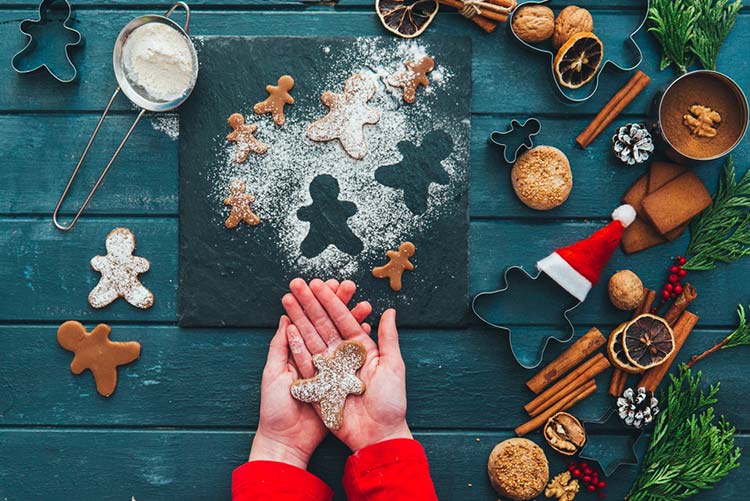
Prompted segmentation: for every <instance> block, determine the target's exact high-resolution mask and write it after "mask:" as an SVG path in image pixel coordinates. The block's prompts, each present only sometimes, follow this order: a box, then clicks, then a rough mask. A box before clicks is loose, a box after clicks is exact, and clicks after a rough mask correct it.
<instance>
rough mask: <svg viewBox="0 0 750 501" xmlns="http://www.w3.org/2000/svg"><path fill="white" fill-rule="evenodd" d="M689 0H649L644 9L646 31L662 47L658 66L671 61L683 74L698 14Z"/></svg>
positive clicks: (665, 64) (689, 61) (690, 60)
mask: <svg viewBox="0 0 750 501" xmlns="http://www.w3.org/2000/svg"><path fill="white" fill-rule="evenodd" d="M692 4H693V0H652V1H651V7H649V9H648V21H649V28H648V31H649V32H651V33H653V35H654V36H655V37H656V39H657V40H658V41H659V43H660V44H661V47H662V55H661V63H660V64H659V69H660V70H663V69H665V68H667V67H668V66H669V65H670V64H674V65H675V67H676V69H677V70H678V71H679V72H681V73H686V72H687V69H688V67H689V66H690V65H691V64H692V62H693V53H692V52H691V50H690V46H691V43H692V40H693V36H694V33H695V23H696V21H697V18H698V13H697V12H696V10H695V6H694V5H692Z"/></svg>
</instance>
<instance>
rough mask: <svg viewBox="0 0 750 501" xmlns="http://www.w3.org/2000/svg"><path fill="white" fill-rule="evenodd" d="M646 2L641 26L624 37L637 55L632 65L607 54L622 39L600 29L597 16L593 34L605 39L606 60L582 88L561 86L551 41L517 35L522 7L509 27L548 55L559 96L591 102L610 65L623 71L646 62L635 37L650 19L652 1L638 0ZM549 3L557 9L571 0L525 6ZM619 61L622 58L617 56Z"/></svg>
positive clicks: (537, 0)
mask: <svg viewBox="0 0 750 501" xmlns="http://www.w3.org/2000/svg"><path fill="white" fill-rule="evenodd" d="M639 1H640V2H641V3H642V4H643V18H642V19H641V21H640V22H639V23H638V26H637V27H636V28H635V29H634V30H633V31H632V32H630V33H629V34H628V36H627V37H626V38H625V40H624V45H625V46H626V47H627V48H628V49H627V51H626V52H628V53H629V54H630V56H631V57H633V56H634V59H633V61H634V63H633V64H627V63H619V62H615V58H612V57H611V56H607V54H608V53H611V50H612V48H613V47H615V46H617V44H616V43H615V42H619V40H613V39H611V38H610V32H611V31H614V30H607V29H597V22H596V18H595V19H594V34H595V35H597V36H599V37H600V38H602V43H603V45H604V55H605V57H606V58H605V59H604V60H603V61H602V63H601V64H600V65H599V69H598V70H597V71H596V76H595V77H594V79H593V80H592V81H590V82H588V83H587V84H585V85H583V86H582V87H581V88H580V89H568V88H566V87H563V86H562V85H560V82H559V81H558V79H557V77H556V75H555V55H556V51H553V50H551V49H549V48H546V46H545V45H544V44H550V42H549V41H547V42H544V43H543V44H542V45H535V44H531V43H529V42H525V41H524V40H522V39H521V37H519V36H518V34H517V33H516V32H515V31H514V30H513V18H514V17H515V15H516V14H517V13H518V11H519V10H521V9H520V8H516V9H514V10H513V12H512V13H511V15H510V19H509V20H508V26H509V27H510V32H511V34H512V35H513V37H514V38H515V39H516V40H518V42H520V43H521V45H524V46H525V47H527V48H529V49H531V50H533V51H535V52H540V53H542V54H545V55H546V56H547V58H549V68H550V76H551V78H552V81H553V82H554V84H555V87H556V88H557V92H558V94H559V95H560V96H562V97H563V99H565V100H566V101H568V102H570V103H582V102H584V101H588V100H589V99H591V98H592V97H593V96H594V94H596V91H597V90H599V83H600V80H601V76H602V73H604V70H605V69H606V68H607V66H612V67H613V68H614V69H616V70H620V71H623V72H628V71H632V70H634V69H636V68H638V66H640V65H641V63H642V62H643V51H642V50H641V48H640V47H639V46H638V44H637V43H636V41H635V36H636V35H637V34H638V32H639V31H641V29H643V27H644V26H645V25H646V20H647V18H648V10H649V6H650V0H639ZM546 3H550V4H552V5H549V6H550V7H552V8H557V7H558V6H559V7H560V8H563V7H566V6H567V5H569V3H568V2H565V3H564V4H563V5H558V3H557V2H555V1H554V0H531V1H529V2H525V3H524V4H523V5H524V6H525V5H543V4H546ZM621 56H622V57H626V56H624V55H621ZM617 59H618V60H619V57H617Z"/></svg>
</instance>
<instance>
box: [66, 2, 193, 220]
mask: <svg viewBox="0 0 750 501" xmlns="http://www.w3.org/2000/svg"><path fill="white" fill-rule="evenodd" d="M177 8H182V9H184V10H185V26H184V28H183V27H182V26H180V25H179V24H177V23H176V22H174V21H173V20H171V19H169V16H170V15H171V14H172V13H173V12H174V11H175V10H176V9H177ZM149 23H161V24H164V25H167V26H169V27H171V28H173V29H174V30H176V31H177V32H178V33H179V34H180V35H182V37H184V39H185V40H186V41H187V42H188V47H189V49H190V52H191V54H192V59H193V75H192V79H191V81H190V85H189V86H188V88H187V89H186V91H185V93H184V94H183V95H182V96H180V97H179V98H177V99H174V100H172V101H157V100H154V99H153V98H152V97H151V96H149V95H148V94H147V93H146V92H145V90H143V89H141V88H140V87H138V86H137V85H135V84H134V83H132V82H131V81H130V79H129V77H128V75H127V74H126V72H125V70H124V68H123V62H122V49H123V46H124V45H125V42H126V40H127V39H128V37H129V36H130V35H131V34H132V33H133V31H135V30H136V29H137V28H140V27H141V26H143V25H145V24H149ZM189 29H190V7H188V5H187V4H186V3H185V2H177V3H176V4H174V5H173V6H172V7H170V8H169V10H167V12H166V13H165V14H164V15H163V16H160V15H157V14H150V15H146V16H140V17H137V18H135V19H133V20H132V21H130V22H129V23H128V24H126V25H125V27H124V28H123V29H122V31H120V34H119V35H118V36H117V40H116V41H115V48H114V51H113V53H112V64H113V66H114V71H115V78H116V79H117V83H118V87H117V88H116V89H115V92H114V93H113V94H112V97H111V98H109V102H108V103H107V106H106V108H104V111H103V112H102V116H101V117H100V118H99V122H98V123H97V124H96V127H95V128H94V132H93V133H92V134H91V137H90V138H89V141H88V143H87V144H86V148H84V150H83V154H82V155H81V158H80V159H79V160H78V164H77V165H76V167H75V169H73V174H71V176H70V179H69V180H68V184H67V186H65V189H64V190H63V193H62V195H61V196H60V200H59V201H58V202H57V206H56V207H55V211H54V213H53V215H52V222H53V223H54V224H55V226H56V227H57V228H58V229H60V230H62V231H68V230H70V229H72V228H73V226H75V224H76V222H78V219H79V218H80V217H81V214H83V211H84V210H85V209H86V206H87V205H88V204H89V202H90V201H91V198H92V197H93V196H94V193H96V190H97V189H98V188H99V185H101V183H102V181H103V180H104V176H106V175H107V172H109V169H110V167H112V164H113V163H114V161H115V159H116V158H117V155H119V154H120V151H122V148H123V146H125V143H126V142H127V140H128V139H129V138H130V135H131V134H132V133H133V130H134V129H135V126H136V125H137V124H138V122H139V121H140V120H141V118H142V117H143V115H144V114H145V113H146V112H147V111H153V112H163V111H170V110H173V109H175V108H177V107H178V106H180V105H181V104H182V103H184V102H185V100H186V99H187V98H188V97H189V96H190V93H191V92H192V91H193V88H194V87H195V82H196V80H197V79H198V56H197V54H196V51H195V46H194V45H193V42H192V41H191V40H190V36H188V30H189ZM120 91H122V93H123V94H125V96H126V97H127V98H128V99H130V101H131V102H132V103H133V104H135V105H136V106H138V107H139V108H141V111H140V113H138V116H137V117H136V119H135V121H134V122H133V125H131V126H130V129H128V131H127V133H126V134H125V137H124V138H123V139H122V141H121V142H120V145H119V146H118V147H117V149H116V150H115V152H114V154H113V155H112V158H111V159H110V160H109V163H107V166H106V167H104V170H103V171H102V173H101V174H100V175H99V178H98V179H97V180H96V182H95V183H94V186H93V187H92V188H91V191H90V192H89V194H88V196H87V197H86V199H85V200H84V201H83V204H81V207H80V208H79V209H78V212H77V213H76V215H75V217H73V219H72V220H71V221H70V223H68V224H67V225H65V224H62V223H60V221H59V220H58V215H59V212H60V207H62V204H63V202H64V201H65V198H66V197H67V195H68V192H69V191H70V187H71V186H72V185H73V181H75V178H76V175H78V171H79V170H80V169H81V165H82V164H83V161H84V160H85V159H86V155H87V154H88V152H89V149H90V148H91V144H92V143H93V142H94V138H96V135H97V134H98V133H99V129H100V128H101V126H102V123H103V122H104V119H105V118H106V117H107V114H108V113H109V109H110V108H111V107H112V103H113V102H114V101H115V98H116V97H117V95H118V94H119V93H120Z"/></svg>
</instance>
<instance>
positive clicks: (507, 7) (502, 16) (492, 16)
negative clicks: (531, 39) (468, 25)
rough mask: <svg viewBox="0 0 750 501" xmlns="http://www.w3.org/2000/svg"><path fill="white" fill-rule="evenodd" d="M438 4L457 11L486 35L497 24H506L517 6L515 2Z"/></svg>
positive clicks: (444, 1) (482, 0) (443, 0)
mask: <svg viewBox="0 0 750 501" xmlns="http://www.w3.org/2000/svg"><path fill="white" fill-rule="evenodd" d="M438 3H441V4H443V5H448V6H450V7H454V8H456V9H458V11H459V12H460V13H461V14H462V15H463V16H465V17H467V18H469V19H471V20H472V21H474V23H475V24H476V25H477V26H479V27H480V28H482V29H483V30H484V31H486V32H487V33H491V32H492V31H494V30H495V28H497V25H498V23H504V22H506V21H507V20H508V16H510V14H511V12H513V9H515V8H516V5H517V2H516V0H438Z"/></svg>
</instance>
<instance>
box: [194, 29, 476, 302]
mask: <svg viewBox="0 0 750 501" xmlns="http://www.w3.org/2000/svg"><path fill="white" fill-rule="evenodd" d="M377 40H378V39H376V38H366V37H365V38H359V39H357V40H356V43H355V44H354V45H353V46H351V45H342V46H336V45H321V46H320V51H321V54H322V55H323V57H325V58H332V60H333V68H334V71H329V72H327V73H326V74H325V75H323V76H322V77H321V81H318V82H312V83H311V82H306V86H301V87H300V88H307V89H310V90H308V91H307V93H303V91H299V92H297V93H295V92H293V95H294V97H295V99H296V102H295V104H294V105H292V106H289V107H287V122H286V124H285V125H284V126H283V127H277V126H276V125H274V124H273V122H272V121H271V120H270V117H260V116H257V115H253V116H247V120H248V123H254V124H257V125H258V131H257V133H256V137H257V138H258V139H259V140H260V141H262V142H263V143H265V144H267V145H268V147H269V149H268V152H267V153H266V154H265V155H264V156H262V157H261V156H256V155H252V156H251V157H250V158H248V160H247V162H245V163H244V164H238V163H236V162H235V161H234V157H233V146H232V145H231V144H227V142H226V140H225V136H226V133H227V131H226V130H220V131H215V132H214V141H215V144H216V151H217V158H216V165H215V166H213V167H212V168H211V169H209V176H210V180H211V184H212V190H211V192H210V193H208V194H207V196H209V197H210V200H211V201H212V205H214V206H215V207H216V212H215V214H214V215H213V217H212V219H213V220H214V222H215V223H216V224H217V225H221V224H223V220H224V218H225V217H226V213H225V209H224V208H223V205H222V200H223V199H224V198H225V197H226V195H227V193H228V187H229V183H230V182H231V180H232V179H242V180H243V181H245V182H246V183H247V188H248V193H251V194H253V195H254V196H255V199H256V202H255V204H254V209H255V211H256V213H257V214H258V216H259V217H260V218H261V220H262V221H263V222H262V223H261V224H262V225H266V224H268V225H272V226H273V227H274V229H275V230H276V231H275V232H274V233H275V241H274V242H273V243H275V245H276V246H277V247H278V249H279V251H280V252H279V256H280V259H281V261H282V262H283V264H284V265H285V266H287V267H289V268H290V269H292V270H294V271H295V272H299V273H305V274H309V275H312V274H316V275H319V276H324V277H335V278H339V279H345V278H349V277H351V276H352V275H353V274H354V273H355V272H357V271H360V267H362V266H366V267H368V268H369V267H371V266H372V264H373V263H377V264H382V263H383V262H385V252H386V251H387V250H389V249H396V248H398V245H399V244H400V243H401V242H403V241H407V240H410V239H413V238H414V236H415V235H416V234H422V233H424V232H425V231H428V230H429V228H430V225H431V223H432V222H433V221H435V220H436V219H438V218H441V217H443V216H445V214H444V208H443V203H444V202H446V201H448V200H451V198H452V197H453V196H454V195H455V192H456V189H457V186H459V185H460V184H461V182H462V180H463V179H464V178H465V176H466V174H467V173H466V172H465V170H464V169H465V168H466V164H467V155H468V149H469V147H468V144H467V141H468V138H467V136H468V134H466V133H465V132H466V130H467V129H468V127H469V123H468V120H467V121H462V122H452V121H450V120H448V119H447V118H446V117H444V116H441V115H440V114H434V115H433V113H432V108H433V107H434V104H435V101H434V99H436V98H437V93H436V92H435V91H436V90H445V91H448V92H449V91H451V90H455V89H452V86H453V85H454V82H453V80H454V79H453V74H452V73H451V71H450V69H449V68H445V67H443V66H441V64H440V61H439V59H436V61H435V62H436V67H435V69H434V70H433V72H432V73H430V74H429V75H428V76H429V77H430V81H431V85H430V87H427V88H424V87H420V89H419V90H418V92H417V100H416V102H415V103H414V104H411V105H409V104H405V103H404V102H403V100H402V96H401V89H397V88H393V87H391V86H389V85H388V84H387V83H386V79H387V78H388V76H390V75H392V74H394V73H396V72H398V71H402V70H403V69H404V65H403V63H404V61H406V60H413V61H417V60H420V59H421V58H422V57H424V56H426V55H428V53H429V43H428V42H425V43H422V42H415V41H400V42H398V43H396V44H388V47H389V50H383V45H382V43H377ZM311 43H314V42H311ZM394 47H395V48H394ZM391 48H394V49H393V50H390V49H391ZM288 71H289V73H290V74H293V73H294V68H292V67H290V68H289V70H288ZM356 73H360V74H362V75H364V76H365V77H367V78H370V79H371V80H372V82H373V83H374V84H375V87H376V90H375V94H374V96H373V97H372V99H370V100H369V101H368V102H367V106H369V107H370V108H372V109H374V110H378V111H379V112H380V120H379V121H378V122H377V123H376V124H373V125H365V126H364V129H363V130H364V137H365V141H366V144H367V153H366V155H365V156H364V158H363V159H361V160H356V159H353V158H351V157H350V156H349V155H347V153H346V152H345V151H344V149H343V148H342V146H341V144H340V142H339V141H330V142H325V143H319V142H314V141H312V140H310V139H309V138H308V137H307V136H306V130H307V127H308V125H309V123H310V117H313V120H315V119H317V118H318V117H322V116H324V115H325V113H326V112H327V110H328V109H327V108H326V107H325V106H324V105H323V104H322V102H321V94H322V93H323V92H324V91H330V92H334V93H341V92H343V88H344V83H345V82H346V80H347V79H349V78H350V77H351V76H352V75H354V74H356ZM250 99H251V96H248V100H250ZM252 104H253V103H252V102H248V103H246V105H247V108H245V109H243V110H237V111H242V112H247V111H248V110H249V109H250V108H251V106H252ZM303 117H305V118H303ZM435 129H440V130H443V131H445V132H447V133H448V134H449V135H450V136H451V137H453V139H454V149H453V152H452V153H451V155H450V156H449V157H448V158H447V159H445V160H443V162H442V167H443V168H444V169H445V171H446V172H447V173H448V175H449V178H450V182H449V183H448V184H447V185H438V184H434V183H433V184H432V185H431V186H430V188H429V194H430V196H429V201H428V209H427V211H425V213H423V214H420V215H414V214H413V213H412V212H411V211H410V210H409V209H408V208H407V207H406V205H405V203H404V197H403V191H401V190H398V189H394V188H389V187H386V186H384V185H382V184H380V183H379V182H377V181H376V180H375V176H374V174H375V171H376V170H377V168H378V167H380V166H384V165H392V164H396V163H398V162H400V161H401V160H402V156H401V153H400V152H399V149H398V147H397V145H398V143H399V142H400V141H410V142H413V143H415V144H417V145H419V144H421V142H422V139H423V138H424V136H425V135H426V134H427V133H429V132H431V131H432V130H435ZM321 174H329V175H331V176H333V177H334V178H336V180H337V181H338V183H339V187H340V190H341V191H340V195H339V199H340V200H346V201H350V202H354V203H355V204H356V206H357V213H356V214H355V215H354V216H352V217H351V218H350V219H349V220H348V224H349V227H350V228H351V229H352V231H353V232H354V234H355V235H356V236H357V237H358V238H359V239H360V240H361V241H362V243H363V244H364V250H363V251H362V252H361V253H360V254H359V255H357V256H351V255H349V254H346V253H344V252H342V251H340V250H339V249H337V248H336V247H334V246H329V247H328V248H327V249H326V250H324V251H323V252H322V253H320V254H319V255H317V256H315V257H312V258H306V257H304V256H302V255H301V253H300V245H301V243H302V241H303V240H304V238H305V237H306V235H307V233H308V230H309V223H306V222H302V221H300V220H299V218H298V217H297V210H298V209H299V208H300V207H303V206H306V205H310V204H311V203H312V199H311V197H310V194H309V189H308V188H309V185H310V183H311V182H312V180H313V179H314V178H315V177H316V176H319V175H321ZM236 238H240V239H241V238H246V239H254V238H257V236H256V235H253V234H252V233H251V232H239V233H238V234H237V235H236ZM417 253H419V249H417ZM407 300H408V298H407Z"/></svg>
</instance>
